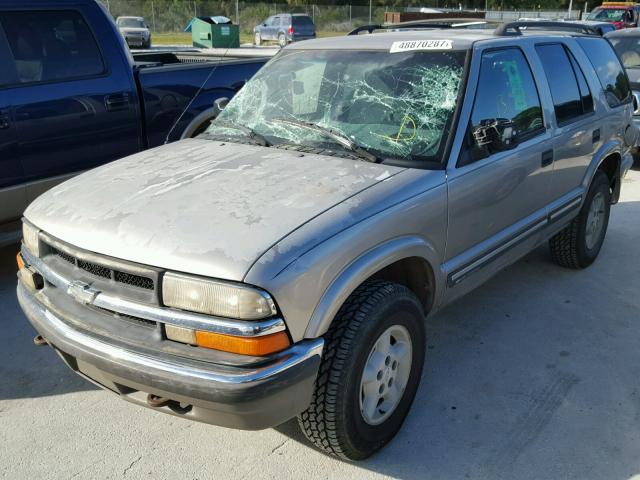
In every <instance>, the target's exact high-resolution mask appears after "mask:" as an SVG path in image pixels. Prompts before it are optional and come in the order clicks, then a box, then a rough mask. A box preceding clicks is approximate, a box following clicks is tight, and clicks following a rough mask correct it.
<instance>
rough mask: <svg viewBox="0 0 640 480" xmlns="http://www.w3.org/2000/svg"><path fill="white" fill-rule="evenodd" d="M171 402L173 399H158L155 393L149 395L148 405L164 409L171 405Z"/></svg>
mask: <svg viewBox="0 0 640 480" xmlns="http://www.w3.org/2000/svg"><path fill="white" fill-rule="evenodd" d="M169 402H171V399H169V398H164V397H158V396H157V395H154V394H153V393H150V394H149V395H147V405H149V406H150V407H154V408H160V407H164V406H167V405H169Z"/></svg>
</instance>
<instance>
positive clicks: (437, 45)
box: [389, 40, 453, 53]
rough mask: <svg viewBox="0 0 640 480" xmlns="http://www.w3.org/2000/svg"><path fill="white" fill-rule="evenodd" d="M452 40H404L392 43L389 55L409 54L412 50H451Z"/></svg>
mask: <svg viewBox="0 0 640 480" xmlns="http://www.w3.org/2000/svg"><path fill="white" fill-rule="evenodd" d="M452 48H453V41H452V40H406V41H403V42H393V44H392V45H391V49H390V50H389V53H398V52H410V51H412V50H451V49H452Z"/></svg>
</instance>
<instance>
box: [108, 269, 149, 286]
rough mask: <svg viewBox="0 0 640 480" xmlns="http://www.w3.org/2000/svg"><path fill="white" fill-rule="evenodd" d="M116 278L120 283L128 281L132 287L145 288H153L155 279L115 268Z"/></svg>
mask: <svg viewBox="0 0 640 480" xmlns="http://www.w3.org/2000/svg"><path fill="white" fill-rule="evenodd" d="M114 277H115V278H114V279H115V281H116V282H118V283H126V284H127V285H131V286H132V287H139V288H144V289H146V290H153V280H151V279H150V278H147V277H143V276H142V275H134V274H131V273H125V272H119V271H117V270H114Z"/></svg>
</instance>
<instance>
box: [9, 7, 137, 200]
mask: <svg viewBox="0 0 640 480" xmlns="http://www.w3.org/2000/svg"><path fill="white" fill-rule="evenodd" d="M91 15H94V17H93V18H94V19H95V21H94V22H93V24H92V25H94V24H95V26H96V27H97V28H101V29H102V31H101V34H100V36H99V38H102V39H109V38H111V39H113V37H114V36H115V31H112V29H111V28H109V27H110V25H108V24H107V22H106V18H105V17H104V15H103V13H102V11H101V10H100V9H99V7H98V6H97V4H92V3H87V4H84V6H82V7H77V8H72V7H69V8H65V9H49V8H46V9H42V10H40V9H33V8H32V9H28V10H27V9H25V10H12V11H2V10H1V9H0V24H1V25H2V27H3V28H4V31H5V34H6V37H7V41H8V44H9V48H10V55H9V60H10V62H12V64H13V66H14V69H15V71H16V73H17V79H16V81H15V82H14V83H13V84H12V85H11V86H9V87H8V88H7V89H6V90H5V93H6V95H8V96H9V97H10V98H11V102H12V107H11V117H12V119H13V121H14V128H15V134H16V137H17V143H18V145H17V148H18V150H19V152H20V157H21V160H22V166H23V169H24V174H25V179H26V180H27V181H29V182H30V183H29V187H28V189H29V190H28V191H29V196H30V197H34V196H36V195H38V194H39V193H41V192H42V191H43V190H45V189H46V188H48V187H50V186H52V185H53V184H54V183H56V182H58V181H60V180H62V179H64V178H66V177H68V176H70V175H72V174H75V173H78V172H80V171H83V170H86V169H89V168H92V167H95V166H97V165H100V164H103V163H106V162H109V161H111V160H115V159H117V158H120V157H123V156H126V155H128V154H131V153H134V152H136V151H138V150H139V149H140V146H141V145H140V131H139V123H138V113H137V109H138V107H137V101H138V100H137V95H136V91H135V89H134V85H133V80H132V72H131V71H130V70H127V68H128V67H125V64H124V62H121V63H118V62H117V61H114V62H112V63H108V62H107V58H106V56H105V55H104V53H103V51H104V49H103V48H100V47H99V46H98V44H97V42H96V38H97V36H96V35H95V33H94V31H93V30H94V29H92V28H90V27H89V25H90V24H91V23H90V22H89V21H88V20H87V16H91ZM105 43H108V42H105ZM120 47H121V44H120V43H116V42H111V43H110V44H109V45H108V46H105V48H110V49H111V50H112V51H113V49H114V48H120ZM112 59H113V57H112Z"/></svg>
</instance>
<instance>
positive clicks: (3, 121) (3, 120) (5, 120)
mask: <svg viewBox="0 0 640 480" xmlns="http://www.w3.org/2000/svg"><path fill="white" fill-rule="evenodd" d="M7 128H9V110H0V130H6V129H7Z"/></svg>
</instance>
